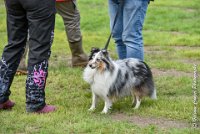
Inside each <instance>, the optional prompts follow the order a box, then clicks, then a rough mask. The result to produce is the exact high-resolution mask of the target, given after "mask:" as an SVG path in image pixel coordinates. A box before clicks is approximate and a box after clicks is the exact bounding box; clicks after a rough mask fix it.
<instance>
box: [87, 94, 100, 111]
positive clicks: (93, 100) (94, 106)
mask: <svg viewBox="0 0 200 134" xmlns="http://www.w3.org/2000/svg"><path fill="white" fill-rule="evenodd" d="M97 99H98V96H97V95H96V94H95V93H94V92H92V105H91V107H90V109H88V110H89V111H94V110H95V108H96V104H97Z"/></svg>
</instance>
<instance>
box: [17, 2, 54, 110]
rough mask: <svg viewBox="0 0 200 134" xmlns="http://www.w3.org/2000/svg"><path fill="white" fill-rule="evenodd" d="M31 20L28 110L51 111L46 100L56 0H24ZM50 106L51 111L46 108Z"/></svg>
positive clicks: (27, 86) (27, 91)
mask: <svg viewBox="0 0 200 134" xmlns="http://www.w3.org/2000/svg"><path fill="white" fill-rule="evenodd" d="M21 2H22V3H23V7H24V8H25V9H26V10H27V19H28V22H29V35H30V38H29V57H28V75H27V80H26V110H27V112H44V113H46V112H51V111H54V110H55V108H54V107H48V105H46V103H45V85H46V79H47V75H48V60H49V57H50V54H51V51H50V48H51V44H52V42H53V37H54V24H55V0H34V1H32V0H21ZM46 108H47V111H43V110H45V109H46Z"/></svg>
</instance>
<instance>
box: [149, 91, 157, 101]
mask: <svg viewBox="0 0 200 134" xmlns="http://www.w3.org/2000/svg"><path fill="white" fill-rule="evenodd" d="M150 98H151V99H153V100H156V99H157V93H156V89H155V88H154V90H153V93H152V94H151V96H150Z"/></svg>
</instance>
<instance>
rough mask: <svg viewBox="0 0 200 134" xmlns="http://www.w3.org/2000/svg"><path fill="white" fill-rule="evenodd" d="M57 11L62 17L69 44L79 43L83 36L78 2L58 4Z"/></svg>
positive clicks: (73, 0)
mask: <svg viewBox="0 0 200 134" xmlns="http://www.w3.org/2000/svg"><path fill="white" fill-rule="evenodd" d="M56 11H57V13H58V14H59V15H60V16H61V17H62V19H63V21H64V25H65V31H66V35H67V38H68V41H69V43H73V42H78V41H80V40H81V38H82V35H81V31H80V13H79V11H78V9H77V7H76V1H75V0H72V1H71V2H56Z"/></svg>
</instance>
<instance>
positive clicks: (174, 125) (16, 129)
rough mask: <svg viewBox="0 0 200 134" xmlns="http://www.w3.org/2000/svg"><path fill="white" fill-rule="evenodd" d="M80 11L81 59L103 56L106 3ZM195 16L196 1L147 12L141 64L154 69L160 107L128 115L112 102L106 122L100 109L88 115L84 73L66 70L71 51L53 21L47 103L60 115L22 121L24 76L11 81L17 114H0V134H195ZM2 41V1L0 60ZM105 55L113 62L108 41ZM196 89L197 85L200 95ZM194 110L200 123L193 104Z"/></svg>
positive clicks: (199, 60)
mask: <svg viewBox="0 0 200 134" xmlns="http://www.w3.org/2000/svg"><path fill="white" fill-rule="evenodd" d="M78 7H79V9H80V13H81V29H82V34H83V43H84V48H85V50H86V52H87V53H89V51H90V48H91V47H93V46H97V47H101V48H102V47H103V46H104V44H105V42H106V40H107V37H108V35H109V17H108V8H107V7H108V6H107V1H103V0H101V1H99V0H79V1H78ZM199 14H200V3H199V0H193V1H189V0H185V1H183V0H176V1H173V0H165V1H161V0H160V1H159V0H156V1H155V2H152V3H151V4H150V5H149V8H148V13H147V16H146V20H145V25H144V31H143V35H144V44H145V61H146V62H147V63H148V64H149V65H150V67H151V68H152V71H153V75H154V79H155V84H156V88H157V92H158V100H157V101H152V100H150V99H148V98H146V99H144V100H143V102H142V104H141V107H140V108H139V109H138V110H134V109H133V108H131V98H129V97H127V98H124V99H121V100H119V101H117V102H116V103H115V104H114V106H113V109H112V112H111V113H110V114H108V115H102V114H100V112H101V109H102V108H103V102H100V103H99V105H98V107H97V109H96V111H95V112H93V113H91V112H88V111H87V109H88V108H89V107H90V103H91V93H90V92H89V85H88V84H87V83H85V82H84V81H83V79H82V71H83V69H81V68H70V67H69V64H68V63H69V58H70V50H69V47H68V43H67V41H66V35H65V31H64V26H63V22H62V19H61V17H60V16H58V15H57V18H56V27H55V38H54V44H53V47H52V55H51V59H50V68H49V77H48V80H47V86H46V98H47V103H50V104H54V105H56V106H57V108H58V109H57V111H56V112H55V113H51V114H46V115H35V114H28V113H26V111H25V79H26V76H16V77H15V79H14V81H13V84H12V86H11V91H12V95H11V97H10V98H11V100H14V101H15V102H16V106H15V107H14V108H13V110H12V111H0V134H13V133H17V134H24V133H28V134H29V133H33V134H35V133H41V134H63V133H76V134H79V133H81V134H82V133H91V134H99V133H102V134H110V133H113V134H115V133H116V134H125V133H126V134H148V133H150V134H151V133H152V134H153V133H171V134H199V133H200V129H199V128H197V129H194V128H193V127H192V118H193V113H194V112H193V111H194V110H193V109H194V104H193V91H192V82H193V72H194V70H193V64H196V65H198V70H200V23H199V22H200V15H199ZM6 34H7V33H6V14H5V7H4V4H3V2H2V1H0V44H1V45H0V54H2V51H3V48H4V46H5V44H6V43H7V37H6ZM109 51H110V53H111V56H112V57H113V58H114V59H116V58H117V55H116V52H115V46H114V41H113V40H112V42H111V44H110V46H109ZM198 73H199V72H198ZM199 74H200V73H199ZM199 83H200V78H198V80H197V87H198V92H200V84H199ZM197 95H198V97H200V95H199V94H197ZM197 108H198V109H197V117H198V119H200V104H199V103H198V105H197ZM198 123H199V122H198Z"/></svg>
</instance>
